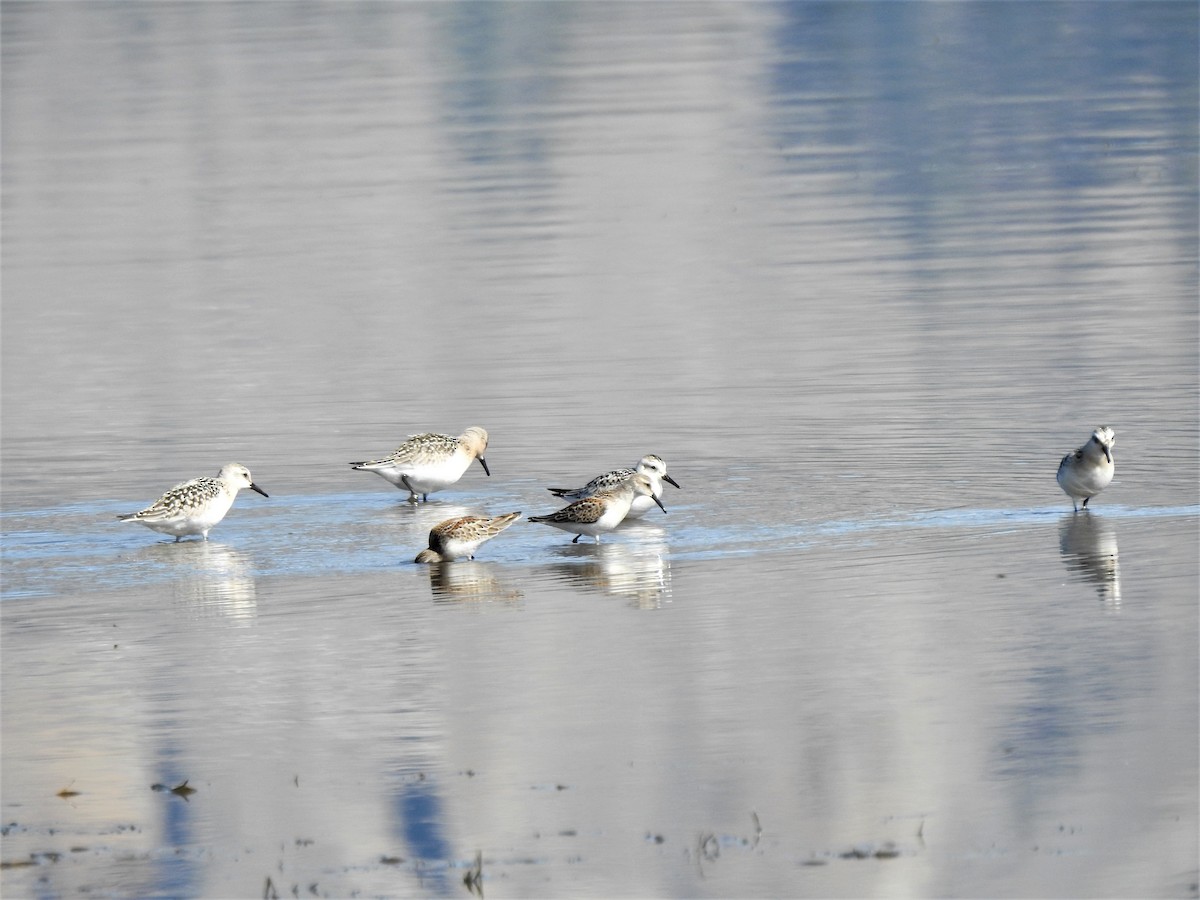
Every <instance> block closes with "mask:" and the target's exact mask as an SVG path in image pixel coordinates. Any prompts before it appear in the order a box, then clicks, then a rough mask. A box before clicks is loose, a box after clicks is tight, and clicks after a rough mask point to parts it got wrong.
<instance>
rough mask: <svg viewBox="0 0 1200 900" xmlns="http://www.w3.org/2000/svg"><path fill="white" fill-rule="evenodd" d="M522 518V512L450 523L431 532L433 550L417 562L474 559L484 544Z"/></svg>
mask: <svg viewBox="0 0 1200 900" xmlns="http://www.w3.org/2000/svg"><path fill="white" fill-rule="evenodd" d="M519 518H521V514H520V513H519V512H510V513H508V514H506V515H503V516H496V517H494V518H487V517H485V516H459V517H458V518H457V519H447V520H446V521H445V522H442V523H440V524H438V525H435V526H434V527H433V529H432V530H431V531H430V532H429V547H428V548H427V549H425V550H422V551H421V552H420V553H418V554H417V558H416V559H415V560H413V562H419V563H438V562H448V561H449V560H453V559H474V558H475V551H476V550H478V549H479V547H480V545H481V544H482V543H483V542H484V541H490V540H491V539H492V538H494V537H495V536H496V535H498V534H499V533H500V532H502V531H503V530H504V529H505V528H507V527H508V526H509V525H511V524H512V523H513V522H515V521H517V519H519Z"/></svg>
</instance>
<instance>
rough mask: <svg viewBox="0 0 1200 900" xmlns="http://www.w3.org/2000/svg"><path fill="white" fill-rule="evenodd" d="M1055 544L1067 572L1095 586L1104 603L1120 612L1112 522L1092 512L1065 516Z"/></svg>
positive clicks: (1119, 577)
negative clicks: (1057, 546)
mask: <svg viewBox="0 0 1200 900" xmlns="http://www.w3.org/2000/svg"><path fill="white" fill-rule="evenodd" d="M1058 545H1059V549H1060V551H1061V552H1062V557H1063V562H1065V563H1066V564H1067V570H1068V571H1069V572H1071V573H1072V574H1073V575H1075V576H1076V577H1077V578H1079V579H1080V580H1081V581H1084V582H1087V583H1090V584H1093V585H1095V586H1096V593H1097V594H1099V595H1100V599H1101V601H1103V602H1104V603H1105V604H1107V605H1108V606H1110V607H1112V608H1113V609H1120V607H1121V568H1120V564H1119V563H1118V561H1117V529H1116V527H1115V526H1114V525H1113V524H1112V522H1110V521H1108V520H1107V519H1105V518H1104V517H1103V516H1098V515H1096V514H1095V513H1091V512H1083V513H1072V514H1070V515H1067V516H1064V517H1063V520H1062V524H1061V525H1060V526H1059V531H1058Z"/></svg>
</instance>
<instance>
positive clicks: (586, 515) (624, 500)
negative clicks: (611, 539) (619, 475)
mask: <svg viewBox="0 0 1200 900" xmlns="http://www.w3.org/2000/svg"><path fill="white" fill-rule="evenodd" d="M634 497H649V498H650V499H651V500H652V501H653V502H654V503H657V504H658V506H659V508H660V509H661V510H662V511H663V512H666V511H667V508H666V507H665V506H663V504H662V501H661V500H660V499H658V498H657V497H655V496H654V486H653V485H652V484H651V482H650V478H649V476H646V475H643V474H642V473H640V472H638V473H635V474H634V475H632V476H631V477H630V478H628V479H626V480H625V481H622V482H621V483H620V484H618V485H617V486H616V487H613V488H609V489H608V490H607V491H601V492H600V493H598V494H593V495H592V496H591V497H584V498H583V499H582V500H576V501H575V502H574V503H572V504H570V505H569V506H564V507H563V508H562V509H560V510H558V512H553V513H550V515H548V516H530V517H529V521H530V522H544V523H545V524H547V525H552V526H553V527H555V528H561V529H562V530H563V531H572V532H574V533H575V537H574V538H573V539H572V540H571V543H572V544H576V543H578V542H579V539H580V538H581V537H582V536H583V535H585V534H587V535H591V536H592V537H594V538H595V539H596V543H597V544H598V543H600V535H602V534H606V533H607V532H609V531H612V530H613V529H614V528H616V527H617V526H618V525H620V524H621V522H622V521H623V520H624V518H625V516H626V515H628V514H629V508H630V506H632V505H633V499H634Z"/></svg>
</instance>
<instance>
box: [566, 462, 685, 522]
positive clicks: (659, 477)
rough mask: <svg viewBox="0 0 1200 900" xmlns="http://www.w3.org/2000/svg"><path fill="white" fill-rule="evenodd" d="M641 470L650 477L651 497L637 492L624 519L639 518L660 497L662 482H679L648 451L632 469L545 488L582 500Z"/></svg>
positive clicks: (664, 465)
mask: <svg viewBox="0 0 1200 900" xmlns="http://www.w3.org/2000/svg"><path fill="white" fill-rule="evenodd" d="M637 472H641V473H642V474H643V475H645V476H647V477H648V478H649V479H650V486H651V488H652V489H653V492H654V496H653V497H645V496H643V495H641V494H638V495H637V496H636V497H634V498H633V505H632V506H631V507H629V514H628V515H627V516H625V518H626V519H640V518H641V517H642V516H644V515H645V514H646V513H648V512H649V511H650V507H652V506H653V505H654V499H655V498H656V497H662V492H663V491H662V483H663V482H664V481H667V482H670V483H671V484H673V485H675V487H679V482H677V481H676V480H675V479H674V478H672V477H671V476H670V475H668V474H667V463H666V461H665V460H664V459H663V458H662V457H661V456H655V455H654V454H653V453H648V454H646V455H645V456H643V457H642V458H641V459H640V460H639V461H638V464H637V467H636V468H633V469H613V470H612V471H611V472H605V473H604V474H603V475H597V476H596V477H595V478H593V479H592V480H591V481H589V482H588V483H587V484H585V485H584V486H583V487H581V488H546V490H548V491H549V492H550V493H552V494H553V495H554V496H555V497H562V498H563V499H564V500H582V499H584V498H585V497H591V496H592V495H593V494H598V493H599V492H600V491H607V490H610V489H612V488H614V487H616V486H617V485H618V484H620V483H621V482H622V481H626V480H628V479H629V478H631V477H632V476H633V475H634V474H635V473H637Z"/></svg>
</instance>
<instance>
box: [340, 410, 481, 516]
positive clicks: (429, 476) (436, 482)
mask: <svg viewBox="0 0 1200 900" xmlns="http://www.w3.org/2000/svg"><path fill="white" fill-rule="evenodd" d="M487 445H488V433H487V432H486V431H484V430H483V429H482V428H480V427H478V426H472V427H471V428H468V429H467V430H466V431H464V432H463V433H462V434H460V435H459V436H458V437H451V436H450V435H448V434H414V435H413V436H412V437H410V438H409V439H408V440H407V441H405V442H404V443H403V444H401V445H400V446H399V447H397V448H396V449H395V450H394V451H393V452H392V453H391V454H390V455H389V456H385V457H384V458H383V459H371V460H367V461H365V462H355V463H350V465H351V466H353V467H354V468H356V469H363V470H364V471H367V472H374V473H376V474H377V475H379V476H381V477H382V478H384V479H385V480H386V481H389V482H391V483H392V484H394V485H395V486H396V487H398V488H399V489H400V490H402V491H408V502H409V503H416V502H417V500H418V498H419V499H421V500H428V499H429V495H430V494H432V493H433V492H434V491H441V490H445V489H446V488H448V487H450V485H452V484H454V483H455V482H456V481H458V479H460V478H462V474H463V472H465V471H467V467H468V466H469V465H471V460H473V459H477V460H479V464H480V465H481V466H483V471H484V472H485V473H486V474H488V475H491V474H492V473H491V470H490V469H488V464H487V460H485V459H484V458H483V454H484V451H485V450H487Z"/></svg>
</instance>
